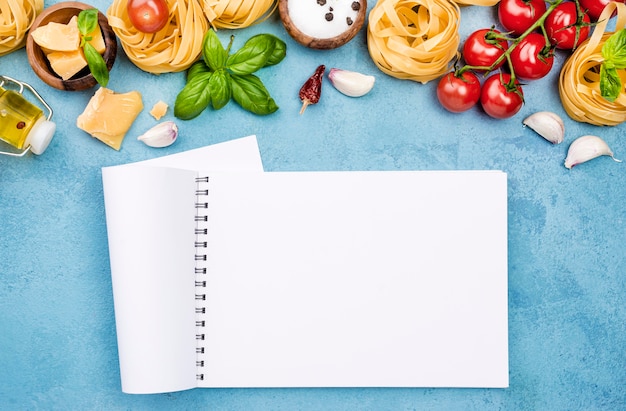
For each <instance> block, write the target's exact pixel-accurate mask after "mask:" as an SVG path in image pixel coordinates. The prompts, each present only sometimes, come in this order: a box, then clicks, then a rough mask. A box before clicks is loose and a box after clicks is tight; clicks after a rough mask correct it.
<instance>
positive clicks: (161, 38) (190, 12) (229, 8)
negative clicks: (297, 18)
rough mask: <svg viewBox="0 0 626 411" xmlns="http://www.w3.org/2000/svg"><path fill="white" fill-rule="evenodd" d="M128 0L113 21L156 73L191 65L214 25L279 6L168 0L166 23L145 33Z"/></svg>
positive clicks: (125, 44)
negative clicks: (136, 22) (132, 17)
mask: <svg viewBox="0 0 626 411" xmlns="http://www.w3.org/2000/svg"><path fill="white" fill-rule="evenodd" d="M0 1H2V0H0ZM127 3H128V0H114V1H113V4H111V6H110V7H109V9H108V10H107V17H108V19H109V24H110V25H111V28H112V29H113V31H114V32H115V34H116V35H117V37H118V38H119V39H120V43H121V45H122V48H123V49H124V51H125V53H126V55H127V56H128V58H129V59H130V60H131V61H132V62H133V63H134V64H135V65H136V66H137V67H139V68H140V69H142V70H144V71H147V72H150V73H155V74H158V73H169V72H178V71H183V70H186V69H187V68H189V66H191V64H193V63H194V62H195V61H196V60H198V57H199V56H200V54H201V53H202V39H203V37H204V34H205V33H206V31H207V30H208V29H209V27H210V26H213V27H215V28H229V29H234V28H243V27H247V26H250V25H252V24H255V23H258V22H260V21H262V20H264V19H266V18H267V17H269V15H270V14H271V13H272V12H273V11H274V9H275V8H276V3H275V0H261V1H255V0H240V1H228V0H205V1H202V0H167V4H168V7H169V10H170V15H169V22H168V24H167V25H166V27H165V28H163V29H162V30H160V31H158V32H157V33H142V32H140V31H138V30H137V29H135V27H133V25H132V23H131V22H130V19H129V18H128V13H127V11H126V7H127Z"/></svg>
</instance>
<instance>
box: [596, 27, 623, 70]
mask: <svg viewBox="0 0 626 411" xmlns="http://www.w3.org/2000/svg"><path fill="white" fill-rule="evenodd" d="M602 57H603V58H604V60H605V61H610V62H612V63H613V65H614V67H615V68H618V69H623V68H626V29H622V30H619V31H617V32H615V33H614V34H612V35H611V37H609V38H608V39H607V40H606V41H605V42H604V45H603V46H602Z"/></svg>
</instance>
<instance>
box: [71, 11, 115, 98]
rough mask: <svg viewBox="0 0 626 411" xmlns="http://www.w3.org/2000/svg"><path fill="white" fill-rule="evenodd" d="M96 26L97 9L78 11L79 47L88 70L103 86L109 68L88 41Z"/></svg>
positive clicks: (105, 83) (106, 79)
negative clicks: (81, 49)
mask: <svg viewBox="0 0 626 411" xmlns="http://www.w3.org/2000/svg"><path fill="white" fill-rule="evenodd" d="M97 28H98V10H97V9H88V10H82V11H81V12H80V13H78V31H79V32H80V47H82V48H83V54H84V55H85V60H87V65H88V66H89V71H91V74H92V75H93V77H94V78H95V79H96V81H97V82H98V84H100V85H101V86H102V87H105V86H106V85H107V84H108V83H109V69H108V68H107V64H106V63H105V61H104V58H102V56H101V55H100V53H98V51H97V50H96V48H95V47H94V46H92V45H91V43H89V42H90V41H91V40H92V37H91V36H90V34H91V33H93V32H94V31H95V30H96V29H97Z"/></svg>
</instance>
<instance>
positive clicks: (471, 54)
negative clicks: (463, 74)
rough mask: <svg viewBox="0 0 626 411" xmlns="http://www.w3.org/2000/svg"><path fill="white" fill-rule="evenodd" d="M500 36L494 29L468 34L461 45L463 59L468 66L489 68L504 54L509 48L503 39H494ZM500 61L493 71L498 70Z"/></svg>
mask: <svg viewBox="0 0 626 411" xmlns="http://www.w3.org/2000/svg"><path fill="white" fill-rule="evenodd" d="M498 34H500V32H499V31H498V30H495V29H480V30H476V31H475V32H473V33H472V34H470V35H469V36H468V37H467V39H466V40H465V43H463V59H464V60H465V62H466V63H467V64H468V65H470V66H485V67H490V66H491V65H492V64H493V63H495V61H496V60H497V59H498V58H499V57H500V56H502V55H503V54H504V52H505V50H506V49H507V47H508V46H509V44H508V42H507V41H506V40H505V39H499V38H496V36H497V35H498ZM504 60H506V59H502V61H500V63H498V65H497V66H495V67H493V68H492V70H493V69H495V68H498V67H500V66H501V65H502V63H504Z"/></svg>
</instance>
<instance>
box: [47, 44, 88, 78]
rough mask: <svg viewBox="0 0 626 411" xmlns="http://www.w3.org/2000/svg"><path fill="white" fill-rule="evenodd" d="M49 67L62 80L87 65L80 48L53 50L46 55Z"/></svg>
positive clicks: (72, 75) (70, 76)
mask: <svg viewBox="0 0 626 411" xmlns="http://www.w3.org/2000/svg"><path fill="white" fill-rule="evenodd" d="M47 57H48V62H50V67H52V70H54V72H55V73H57V74H58V75H59V76H60V77H61V78H62V79H63V80H67V79H70V78H72V77H74V75H75V74H76V73H78V72H79V71H81V70H82V69H83V68H85V67H86V66H87V60H85V56H84V55H83V51H82V50H74V51H53V52H52V53H49V54H48V55H47Z"/></svg>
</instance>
